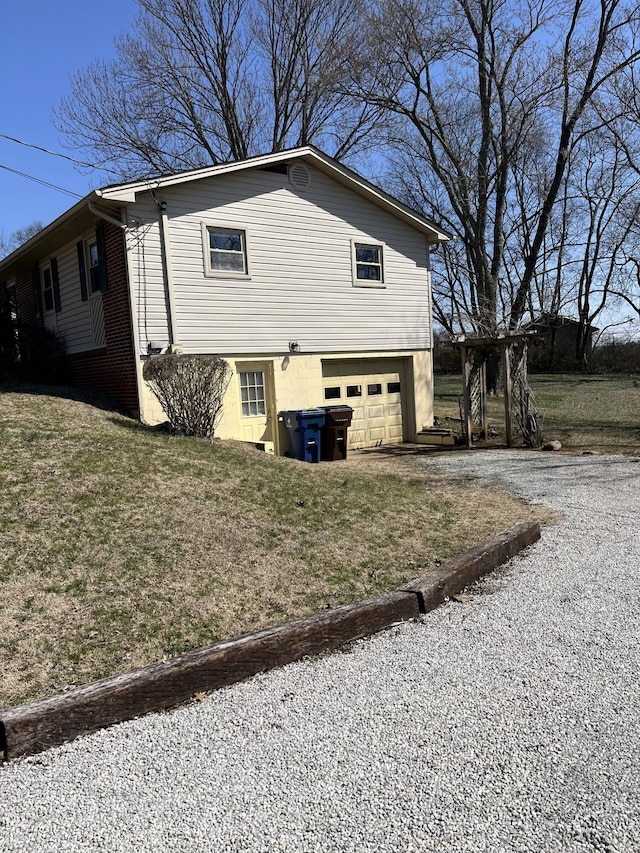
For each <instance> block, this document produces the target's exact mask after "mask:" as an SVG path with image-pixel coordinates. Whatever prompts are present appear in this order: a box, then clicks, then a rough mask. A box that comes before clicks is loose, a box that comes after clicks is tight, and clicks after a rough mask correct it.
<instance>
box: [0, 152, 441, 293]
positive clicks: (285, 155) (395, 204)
mask: <svg viewBox="0 0 640 853" xmlns="http://www.w3.org/2000/svg"><path fill="white" fill-rule="evenodd" d="M294 161H295V162H303V163H305V164H307V165H308V166H314V167H315V168H317V169H319V170H320V171H322V172H324V173H325V174H326V175H328V176H329V177H331V178H333V179H334V180H336V181H337V182H338V183H340V184H342V185H343V186H345V187H347V188H348V189H351V190H353V191H354V192H356V193H358V195H360V196H362V197H363V198H366V199H368V200H369V201H370V202H372V203H373V204H375V205H377V206H378V207H380V208H382V209H383V210H386V211H387V212H388V213H390V214H391V215H392V216H395V217H396V218H398V219H400V220H402V221H403V222H405V223H406V224H407V225H409V226H411V227H412V228H415V229H416V230H417V231H419V232H420V233H422V234H424V235H425V237H426V238H427V241H428V242H430V243H441V242H445V241H447V240H449V239H450V235H449V234H447V233H446V232H445V231H443V230H442V229H441V228H440V226H438V225H436V224H435V223H434V222H433V221H432V220H430V219H428V218H427V217H425V216H422V215H421V214H419V213H417V212H416V211H415V210H412V209H411V208H410V207H407V205H405V204H403V203H402V202H401V201H399V200H398V199H396V198H394V197H393V196H391V195H389V194H388V193H386V192H385V191H384V190H381V189H380V188H379V187H376V186H375V185H374V184H372V183H370V182H369V181H367V180H366V179H365V178H363V177H361V176H360V175H358V174H357V173H356V172H354V171H352V170H351V169H349V168H347V167H346V166H343V165H342V164H341V163H338V161H337V160H334V159H333V158H332V157H329V156H328V155H327V154H324V153H323V152H322V151H319V150H318V149H317V148H314V147H313V146H311V145H307V146H304V147H302V148H292V149H289V150H287V151H278V152H275V153H272V154H262V155H259V156H257V157H250V158H248V159H247V160H237V161H234V162H231V163H223V164H219V165H217V166H205V167H204V168H202V169H193V170H190V171H188V172H178V173H176V174H172V175H164V176H159V177H156V178H145V179H143V180H139V181H130V182H128V183H122V184H111V185H109V186H106V187H103V188H102V189H97V190H93V192H91V193H89V194H88V195H87V196H85V197H84V198H83V199H81V200H80V201H79V202H77V204H75V205H74V206H73V207H71V208H69V210H67V211H66V212H65V213H63V214H62V215H61V216H59V217H58V218H57V219H55V220H54V221H53V222H52V223H51V224H49V225H47V226H46V227H45V228H43V229H42V231H40V232H39V233H38V234H36V235H35V236H34V237H32V238H31V239H30V240H28V241H27V242H26V243H24V244H23V245H22V246H19V247H18V248H17V249H15V250H14V251H13V252H12V253H11V254H10V255H8V256H7V257H6V258H5V259H4V260H0V276H7V277H8V276H10V275H12V274H13V272H14V271H15V270H16V268H17V267H18V266H20V267H23V266H24V265H25V264H28V263H35V262H36V261H37V260H38V258H42V257H44V256H46V255H47V254H50V253H51V252H52V251H55V249H57V248H58V247H59V246H60V245H62V244H64V243H66V242H69V241H70V240H73V239H74V238H76V237H77V236H78V234H80V233H81V232H82V231H83V230H84V229H85V228H87V227H89V225H90V224H91V223H92V222H93V221H95V218H96V215H99V214H97V213H96V211H97V210H99V211H100V212H101V213H102V214H105V215H106V216H107V217H109V216H113V215H116V216H117V215H118V211H119V210H120V209H121V208H122V207H126V205H128V204H132V203H134V202H135V201H136V199H137V197H138V195H140V194H141V193H144V192H150V191H153V190H156V189H161V188H163V187H175V186H178V185H180V184H184V183H190V182H193V181H199V180H203V179H205V178H215V177H218V176H221V175H229V174H233V173H234V172H240V171H246V170H249V169H264V168H268V167H270V166H271V167H273V166H278V165H281V166H284V167H286V166H287V165H288V164H290V163H292V162H294Z"/></svg>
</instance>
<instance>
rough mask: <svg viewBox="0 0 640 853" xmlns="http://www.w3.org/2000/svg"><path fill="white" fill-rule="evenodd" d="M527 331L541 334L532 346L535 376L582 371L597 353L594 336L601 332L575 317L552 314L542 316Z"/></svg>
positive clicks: (531, 352)
mask: <svg viewBox="0 0 640 853" xmlns="http://www.w3.org/2000/svg"><path fill="white" fill-rule="evenodd" d="M525 328H528V329H534V330H535V331H537V333H538V334H537V336H536V338H535V339H534V340H533V341H532V342H531V343H530V344H529V353H528V364H529V370H530V371H532V372H533V373H562V372H571V371H574V370H581V369H582V368H583V367H584V360H585V359H588V358H589V356H590V355H591V352H592V351H593V336H594V333H595V332H597V331H598V329H597V328H596V327H595V326H587V327H586V328H585V327H584V326H583V325H582V324H581V323H580V322H579V321H578V320H573V319H572V318H571V317H563V316H561V315H554V314H548V313H545V314H541V315H540V317H538V318H537V319H536V320H534V322H532V323H529V324H528V325H527V326H526V327H525ZM581 336H584V340H581Z"/></svg>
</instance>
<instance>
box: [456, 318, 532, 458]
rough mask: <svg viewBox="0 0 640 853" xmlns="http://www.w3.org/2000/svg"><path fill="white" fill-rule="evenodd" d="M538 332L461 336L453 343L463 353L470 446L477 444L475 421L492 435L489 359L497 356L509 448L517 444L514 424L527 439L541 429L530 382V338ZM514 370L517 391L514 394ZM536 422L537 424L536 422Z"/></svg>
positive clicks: (483, 432) (465, 419) (466, 429)
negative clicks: (530, 402)
mask: <svg viewBox="0 0 640 853" xmlns="http://www.w3.org/2000/svg"><path fill="white" fill-rule="evenodd" d="M534 334H535V332H530V331H527V332H525V331H518V332H498V333H497V334H496V335H494V336H482V335H457V336H456V337H454V338H453V339H452V344H453V345H454V346H456V347H460V350H461V354H462V376H463V380H464V391H463V424H462V427H463V430H464V432H465V435H466V443H467V447H469V448H470V447H471V446H472V443H473V427H474V423H475V424H476V425H477V426H479V427H480V433H481V435H482V436H483V438H484V439H485V441H486V440H487V438H488V437H489V425H488V421H487V362H488V360H489V359H490V358H497V359H498V363H499V364H500V365H501V368H502V386H503V389H504V420H505V434H506V443H507V447H512V446H513V435H514V426H516V425H519V426H520V431H521V432H522V434H523V437H524V439H525V441H526V440H527V437H528V436H529V438H531V436H530V433H532V432H536V433H537V432H538V431H539V430H538V426H537V417H536V416H535V414H534V413H533V412H532V411H530V408H529V386H528V382H527V341H528V340H529V339H530V338H531V337H532V336H533V335H534ZM514 371H515V373H516V376H515V380H516V382H515V385H516V388H515V390H516V394H515V397H514ZM532 421H535V423H532Z"/></svg>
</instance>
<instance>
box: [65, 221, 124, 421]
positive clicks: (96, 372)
mask: <svg viewBox="0 0 640 853" xmlns="http://www.w3.org/2000/svg"><path fill="white" fill-rule="evenodd" d="M104 229H105V244H106V253H107V278H108V282H109V287H108V290H107V291H106V293H103V294H102V304H103V308H104V324H105V332H106V340H107V345H106V347H104V348H103V349H100V350H91V351H90V352H81V353H75V354H74V355H71V356H69V360H70V363H71V369H72V381H73V383H74V384H76V385H86V386H89V387H91V388H95V389H96V390H97V391H100V392H101V393H103V394H107V395H108V396H109V397H111V398H112V399H113V400H115V401H116V402H117V403H118V404H119V405H120V406H122V407H123V408H125V409H127V410H128V411H129V412H131V413H133V414H136V415H137V414H138V389H137V384H136V360H135V353H134V348H133V335H132V330H131V313H130V310H129V296H128V288H127V265H126V255H125V242H124V232H123V231H122V230H121V229H120V228H118V227H116V226H115V225H112V224H111V223H110V222H105V223H104Z"/></svg>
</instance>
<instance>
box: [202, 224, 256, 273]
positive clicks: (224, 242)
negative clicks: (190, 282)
mask: <svg viewBox="0 0 640 853" xmlns="http://www.w3.org/2000/svg"><path fill="white" fill-rule="evenodd" d="M204 236H205V260H206V271H207V273H208V274H209V275H248V273H249V268H248V263H247V232H246V231H244V230H242V229H239V228H218V227H217V226H211V225H209V226H206V228H205V234H204Z"/></svg>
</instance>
